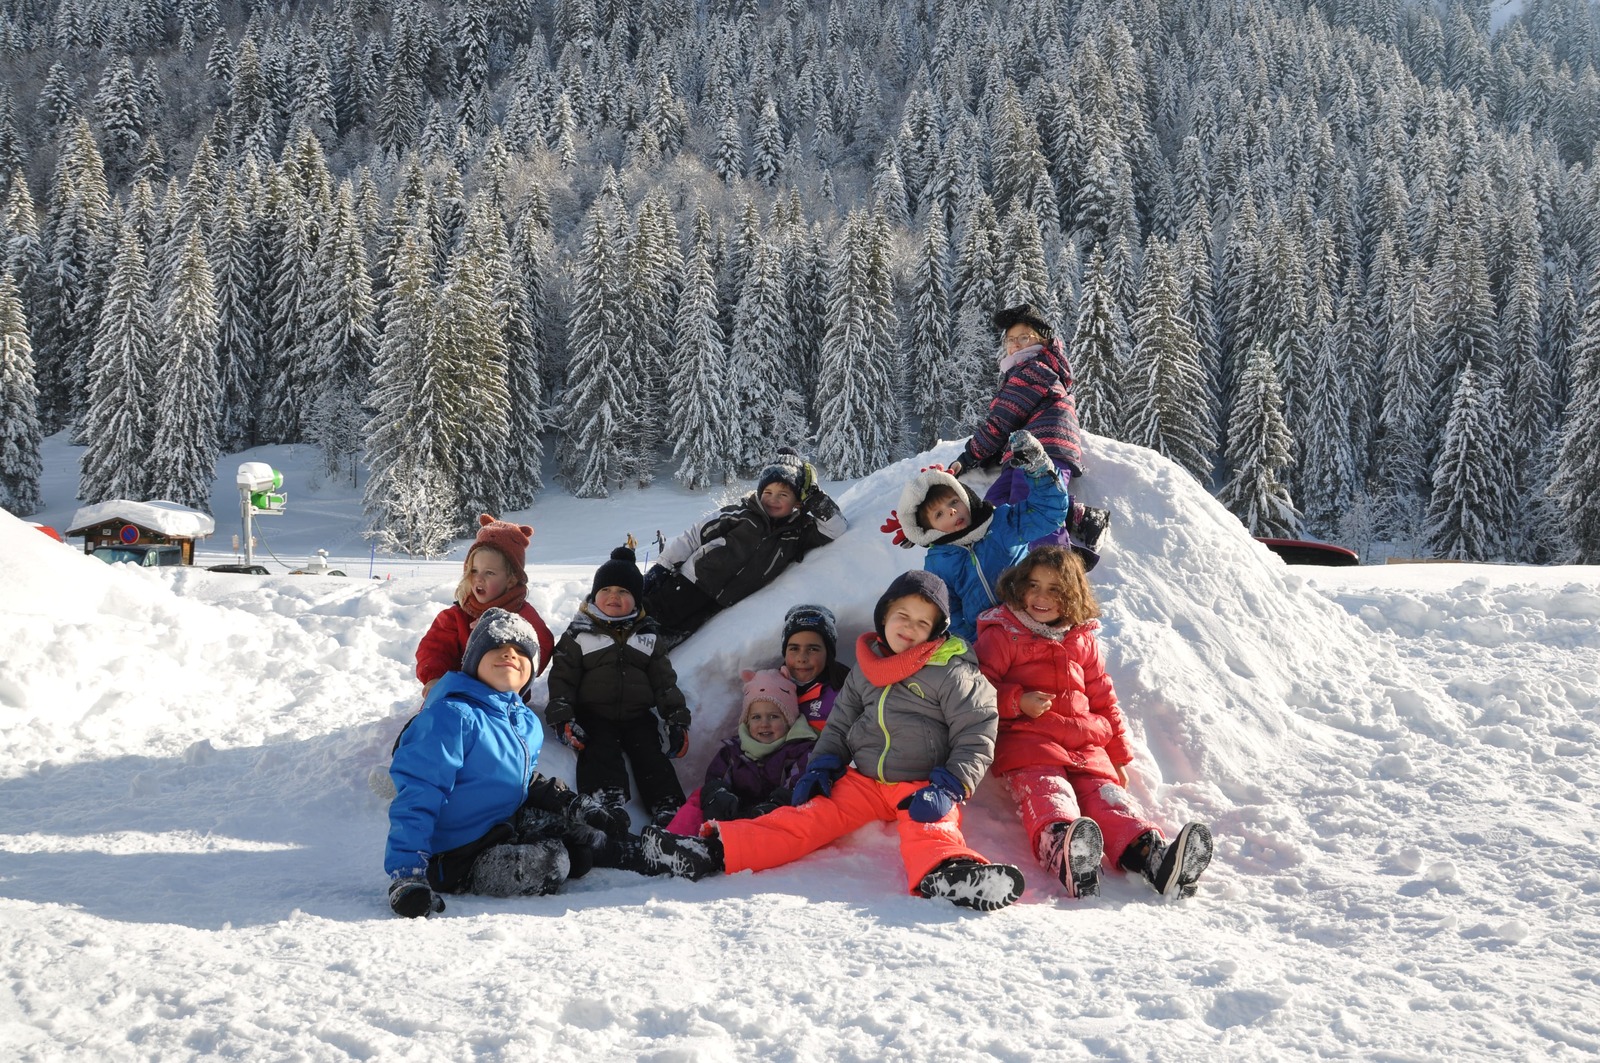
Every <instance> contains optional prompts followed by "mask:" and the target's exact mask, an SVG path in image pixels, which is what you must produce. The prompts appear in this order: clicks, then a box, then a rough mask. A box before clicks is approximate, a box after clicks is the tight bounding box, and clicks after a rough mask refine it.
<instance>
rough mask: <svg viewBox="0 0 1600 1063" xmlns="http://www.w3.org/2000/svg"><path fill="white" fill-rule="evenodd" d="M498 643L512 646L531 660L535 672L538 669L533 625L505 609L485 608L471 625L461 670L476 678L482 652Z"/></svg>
mask: <svg viewBox="0 0 1600 1063" xmlns="http://www.w3.org/2000/svg"><path fill="white" fill-rule="evenodd" d="M498 646H515V647H516V648H517V652H518V653H520V654H522V655H523V656H524V657H526V658H527V659H528V660H529V661H531V662H532V663H533V670H534V672H535V673H537V672H538V671H539V635H538V633H537V632H535V631H534V630H533V625H532V624H530V623H528V622H527V621H526V620H524V619H522V617H520V616H518V615H517V614H516V613H508V612H506V611H505V610H504V609H488V610H485V611H484V614H483V615H482V616H480V617H479V618H478V622H477V623H476V624H474V625H472V634H471V635H469V636H467V649H466V652H465V653H463V654H462V655H461V670H462V671H463V672H465V673H467V674H468V675H470V676H472V677H473V678H474V679H476V678H477V676H478V665H479V664H481V663H483V655H484V654H486V653H488V652H489V651H490V650H492V649H495V648H496V647H498Z"/></svg>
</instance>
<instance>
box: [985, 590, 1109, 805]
mask: <svg viewBox="0 0 1600 1063" xmlns="http://www.w3.org/2000/svg"><path fill="white" fill-rule="evenodd" d="M1099 627H1100V625H1099V623H1097V622H1096V621H1093V620H1091V621H1089V622H1088V623H1087V624H1080V625H1078V626H1077V627H1074V628H1070V629H1068V630H1067V631H1066V633H1065V634H1064V635H1063V637H1062V638H1061V639H1060V640H1059V641H1057V640H1054V639H1049V638H1046V637H1045V636H1043V635H1040V634H1037V633H1035V632H1033V631H1030V630H1029V629H1028V628H1027V626H1025V625H1024V624H1023V623H1022V622H1021V621H1020V620H1018V619H1017V617H1016V616H1015V614H1013V613H1012V612H1011V610H1010V609H1009V608H1008V607H1006V606H1004V605H1000V606H996V607H995V608H993V609H989V610H987V611H985V612H984V613H983V614H982V615H981V616H979V617H978V666H979V667H980V668H982V669H983V674H984V675H986V676H988V678H989V682H991V683H993V684H994V686H995V691H996V692H997V694H998V698H997V700H998V702H999V709H1000V734H999V738H998V739H997V741H996V743H995V756H994V767H993V769H992V770H993V771H994V772H995V773H997V774H1004V773H1006V772H1008V771H1015V770H1016V769H1018V768H1033V767H1043V766H1060V767H1062V768H1064V769H1066V770H1068V771H1075V772H1090V773H1092V774H1095V775H1101V776H1104V777H1105V778H1107V779H1110V780H1113V781H1115V779H1116V777H1117V773H1116V769H1115V767H1114V765H1118V764H1127V763H1129V762H1130V761H1132V760H1133V750H1132V748H1131V747H1130V746H1129V745H1128V737H1127V734H1126V726H1125V721H1124V720H1123V716H1122V710H1121V709H1120V708H1118V707H1117V692H1116V691H1115V690H1113V689H1112V687H1111V677H1110V676H1108V675H1106V665H1105V657H1104V656H1102V655H1101V653H1100V644H1099V643H1098V642H1097V641H1096V640H1095V637H1094V633H1095V631H1096V629H1098V628H1099ZM1030 690H1039V691H1043V692H1044V693H1046V694H1053V695H1055V702H1054V703H1053V704H1052V705H1051V706H1050V711H1049V712H1046V713H1043V714H1042V715H1040V716H1037V717H1034V718H1032V719H1030V718H1029V717H1027V716H1025V715H1024V714H1023V713H1022V710H1021V709H1020V708H1019V707H1018V705H1019V703H1020V701H1021V698H1022V695H1023V694H1024V693H1026V692H1027V691H1030Z"/></svg>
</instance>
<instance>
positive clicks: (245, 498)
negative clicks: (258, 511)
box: [239, 487, 256, 565]
mask: <svg viewBox="0 0 1600 1063" xmlns="http://www.w3.org/2000/svg"><path fill="white" fill-rule="evenodd" d="M252 508H253V507H252V506H251V505H250V488H248V487H240V488H239V515H240V517H241V518H242V519H243V521H244V563H245V564H247V565H253V564H255V561H256V551H255V541H254V540H253V539H252V538H251V536H250V510H251V509H252Z"/></svg>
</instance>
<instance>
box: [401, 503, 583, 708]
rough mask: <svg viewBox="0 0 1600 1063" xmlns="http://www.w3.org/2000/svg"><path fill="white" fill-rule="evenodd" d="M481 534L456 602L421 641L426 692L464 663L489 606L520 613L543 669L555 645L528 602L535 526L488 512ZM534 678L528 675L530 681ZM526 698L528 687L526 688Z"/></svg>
mask: <svg viewBox="0 0 1600 1063" xmlns="http://www.w3.org/2000/svg"><path fill="white" fill-rule="evenodd" d="M478 524H479V525H480V527H479V528H478V536H477V538H476V539H474V540H473V543H472V549H470V550H468V551H467V558H466V560H465V561H463V562H462V563H461V573H462V575H461V582H460V583H458V584H457V585H456V601H455V604H454V605H452V606H450V607H449V608H448V609H446V610H444V611H443V612H442V613H440V614H439V615H438V616H436V617H434V618H433V624H432V626H430V627H429V628H428V633H427V634H426V635H424V636H422V641H421V642H420V643H418V644H417V678H418V679H419V680H421V681H422V692H423V694H424V695H426V694H427V692H428V690H429V688H431V687H432V686H433V684H434V682H435V681H436V680H438V679H439V677H440V676H442V675H444V674H445V673H446V672H448V671H450V670H451V669H454V668H459V667H460V666H461V654H462V652H463V651H465V650H466V648H467V638H468V636H470V635H471V634H472V627H473V625H474V624H476V623H477V622H478V618H479V617H480V616H482V615H483V614H484V613H486V612H487V611H489V610H490V609H504V610H505V611H506V612H508V613H516V614H517V615H518V616H520V617H522V618H523V619H524V620H526V621H527V622H528V623H529V624H532V625H533V630H534V631H535V633H537V634H538V636H539V666H538V672H535V673H534V674H535V675H538V674H539V672H543V671H544V669H545V666H546V665H547V664H548V663H549V661H550V656H551V654H552V653H553V652H554V651H555V648H556V640H555V636H553V635H551V634H550V628H549V626H548V625H546V624H545V622H544V618H543V617H541V616H540V615H539V613H538V611H537V610H536V609H534V607H533V606H531V605H529V604H528V573H527V571H526V570H525V569H524V568H523V564H524V562H525V560H526V558H527V556H528V543H529V542H530V541H531V540H532V539H533V528H531V527H529V526H528V525H526V524H511V523H509V522H507V521H503V520H495V519H494V518H493V517H491V516H490V515H489V514H487V513H485V514H483V515H482V516H481V517H479V518H478ZM532 683H533V680H532V679H529V680H528V684H529V686H530V687H531V686H532ZM521 694H522V699H523V700H524V701H527V699H528V688H527V687H525V688H524V689H523V690H522V691H521Z"/></svg>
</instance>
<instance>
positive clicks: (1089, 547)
mask: <svg viewBox="0 0 1600 1063" xmlns="http://www.w3.org/2000/svg"><path fill="white" fill-rule="evenodd" d="M994 325H995V328H997V329H999V330H1000V334H1001V351H1000V391H999V393H998V394H996V395H995V397H994V399H993V400H992V401H991V402H990V403H989V415H988V416H987V417H986V418H985V419H984V421H983V423H982V424H980V425H979V426H978V427H977V429H976V430H975V431H974V432H973V433H972V438H971V439H968V440H967V445H966V446H965V447H964V448H962V451H961V456H960V457H959V458H957V459H956V460H955V462H954V463H953V464H952V465H951V466H950V473H951V475H953V476H960V475H961V473H962V471H963V470H968V469H975V468H977V467H978V466H980V465H990V464H993V463H994V462H997V461H1001V460H1003V459H1004V458H1005V457H1006V453H1005V451H1006V442H1007V440H1009V439H1010V438H1011V433H1013V432H1015V431H1017V430H1018V429H1027V430H1028V431H1029V432H1032V433H1033V435H1034V437H1035V438H1036V439H1038V440H1039V442H1040V443H1042V444H1043V445H1044V449H1045V453H1046V454H1047V455H1049V457H1050V460H1051V462H1053V463H1054V465H1055V467H1056V469H1057V470H1058V471H1059V472H1060V473H1061V475H1062V476H1063V477H1064V478H1065V481H1064V482H1066V483H1068V484H1070V482H1071V479H1072V477H1075V476H1082V475H1083V440H1082V438H1081V435H1080V432H1079V429H1078V409H1077V404H1076V402H1075V401H1074V399H1073V395H1072V367H1071V366H1070V365H1068V364H1067V349H1066V347H1065V345H1063V344H1062V342H1061V341H1060V340H1059V339H1057V338H1056V335H1055V330H1054V329H1052V328H1051V327H1050V324H1049V323H1048V322H1047V321H1045V319H1044V317H1043V315H1041V314H1040V313H1039V312H1038V311H1037V310H1035V309H1034V308H1033V307H1032V306H1029V305H1028V304H1026V303H1024V304H1022V305H1021V306H1013V307H1007V308H1006V309H1004V310H1001V311H998V312H997V313H996V314H995V315H994ZM1027 496H1028V480H1027V477H1026V476H1025V475H1024V474H1023V473H1022V472H1021V470H1019V469H1016V468H1013V467H1011V466H1009V465H1008V466H1007V467H1006V468H1005V469H1004V470H1002V472H1001V473H1000V478H999V479H997V480H996V481H995V482H994V483H993V485H991V486H990V488H989V490H988V492H987V493H986V494H985V495H984V496H983V497H984V501H985V502H991V503H993V504H995V505H1004V504H1008V503H1013V502H1021V501H1022V500H1023V499H1025V498H1026V497H1027ZM1110 524H1111V514H1110V513H1109V512H1108V511H1106V510H1104V509H1095V508H1092V507H1090V506H1085V505H1084V504H1083V503H1081V502H1076V501H1074V502H1072V503H1071V505H1070V506H1069V508H1068V510H1067V520H1066V523H1065V524H1064V525H1063V526H1062V527H1061V528H1060V529H1058V530H1057V531H1055V532H1053V533H1051V534H1050V535H1047V536H1044V537H1042V538H1040V539H1038V540H1035V541H1034V542H1033V543H1031V544H1030V545H1033V546H1039V545H1047V544H1051V543H1054V544H1056V545H1060V546H1073V547H1077V548H1078V552H1079V554H1080V556H1082V557H1083V559H1084V564H1085V567H1089V568H1092V567H1093V566H1094V563H1095V561H1097V560H1099V553H1098V547H1099V544H1100V538H1101V536H1103V535H1104V534H1105V531H1106V529H1107V528H1108V527H1109V526H1110Z"/></svg>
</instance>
